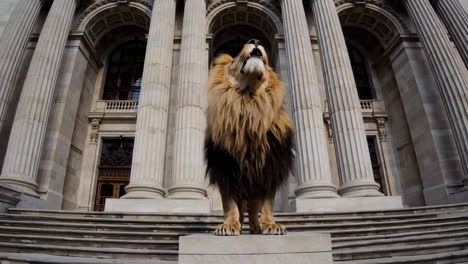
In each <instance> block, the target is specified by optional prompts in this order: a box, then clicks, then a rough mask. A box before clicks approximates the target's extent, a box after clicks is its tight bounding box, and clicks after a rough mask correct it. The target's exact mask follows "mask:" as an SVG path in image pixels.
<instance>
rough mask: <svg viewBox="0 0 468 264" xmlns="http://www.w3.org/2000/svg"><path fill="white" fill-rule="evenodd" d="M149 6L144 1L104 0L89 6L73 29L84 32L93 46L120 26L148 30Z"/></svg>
mask: <svg viewBox="0 0 468 264" xmlns="http://www.w3.org/2000/svg"><path fill="white" fill-rule="evenodd" d="M150 20H151V8H150V6H149V5H148V4H147V3H146V2H144V1H143V2H142V1H138V0H130V1H129V2H128V3H126V4H122V3H116V2H111V1H110V0H105V1H101V2H97V3H94V4H92V5H91V6H89V7H88V8H87V9H86V10H85V11H84V12H83V13H82V14H81V15H80V16H79V17H78V18H77V20H76V22H75V26H74V30H76V31H79V32H84V34H85V35H86V37H87V38H88V39H89V40H90V41H91V43H92V44H93V45H94V46H95V45H96V44H97V43H98V42H99V41H100V39H101V38H102V37H104V36H105V35H106V34H107V33H109V32H111V31H112V30H114V29H116V28H119V27H122V26H136V27H139V28H142V29H144V30H146V31H148V30H149V25H150Z"/></svg>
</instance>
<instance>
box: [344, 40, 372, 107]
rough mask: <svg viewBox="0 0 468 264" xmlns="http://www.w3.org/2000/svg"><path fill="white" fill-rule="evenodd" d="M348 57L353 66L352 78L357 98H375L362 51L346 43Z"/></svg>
mask: <svg viewBox="0 0 468 264" xmlns="http://www.w3.org/2000/svg"><path fill="white" fill-rule="evenodd" d="M348 53H349V58H350V60H351V67H352V68H353V74H354V79H355V81H356V86H357V90H358V95H359V99H361V100H372V99H375V96H374V94H373V89H372V86H371V83H370V75H369V70H368V68H367V61H366V58H365V57H364V56H363V55H362V53H361V52H360V51H359V50H357V49H356V48H354V47H353V46H351V45H348Z"/></svg>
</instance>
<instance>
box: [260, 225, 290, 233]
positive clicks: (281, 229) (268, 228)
mask: <svg viewBox="0 0 468 264" xmlns="http://www.w3.org/2000/svg"><path fill="white" fill-rule="evenodd" d="M287 232H288V231H286V227H285V226H284V225H282V224H276V223H273V224H266V223H262V234H264V235H285V234H286V233H287Z"/></svg>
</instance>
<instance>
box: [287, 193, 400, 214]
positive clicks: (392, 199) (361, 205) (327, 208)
mask: <svg viewBox="0 0 468 264" xmlns="http://www.w3.org/2000/svg"><path fill="white" fill-rule="evenodd" d="M293 208H294V209H295V211H296V212H298V213H306V212H307V213H327V212H360V211H376V210H379V211H380V210H392V209H402V208H404V207H403V202H402V200H401V196H385V197H353V198H333V199H301V198H298V199H296V200H295V201H294V202H293Z"/></svg>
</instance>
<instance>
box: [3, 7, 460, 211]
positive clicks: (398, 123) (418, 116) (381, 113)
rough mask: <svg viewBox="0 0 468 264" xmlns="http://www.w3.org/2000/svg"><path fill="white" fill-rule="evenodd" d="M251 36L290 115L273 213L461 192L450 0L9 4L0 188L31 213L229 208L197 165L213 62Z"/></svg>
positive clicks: (447, 198)
mask: <svg viewBox="0 0 468 264" xmlns="http://www.w3.org/2000/svg"><path fill="white" fill-rule="evenodd" d="M462 1H463V0H462ZM252 38H256V39H260V40H261V41H262V43H263V44H264V46H265V47H266V49H267V51H268V53H269V56H270V64H271V65H272V67H273V68H274V69H275V71H276V72H277V73H278V74H279V76H280V78H281V79H282V80H283V81H284V83H285V84H286V86H287V89H288V98H287V100H288V105H289V110H290V114H291V117H292V118H293V120H294V122H295V124H296V145H297V150H296V159H297V162H296V163H297V164H296V165H297V166H296V171H295V173H294V175H291V177H290V178H289V181H288V183H287V185H285V186H284V188H282V190H280V192H279V194H278V195H277V203H276V206H277V210H278V211H291V210H297V211H311V210H312V211H314V210H315V211H330V210H365V209H372V208H374V209H375V208H391V207H398V206H402V205H404V206H424V205H437V204H447V203H457V202H468V191H465V190H467V189H468V72H467V65H468V14H467V11H466V10H465V9H463V7H462V4H461V3H460V2H458V1H453V0H436V1H429V0H399V1H394V0H361V1H358V0H307V1H302V0H53V1H52V0H2V2H1V3H0V168H2V170H1V174H0V188H1V189H2V190H7V189H14V190H17V191H19V192H22V193H23V194H22V195H23V197H24V198H23V199H24V200H27V201H28V202H27V203H25V205H24V206H29V207H38V208H39V207H40V208H49V209H65V210H103V209H104V206H105V201H106V199H112V198H114V200H112V201H113V202H115V206H117V208H118V206H120V205H121V206H122V208H125V210H130V209H131V208H135V204H138V203H140V204H141V202H142V201H146V200H150V201H152V202H153V203H156V204H157V203H166V202H169V203H168V206H169V207H174V206H175V207H178V206H180V207H181V208H183V207H184V206H189V207H190V206H191V205H192V204H193V206H194V207H197V206H200V203H198V202H201V204H205V205H206V204H207V205H208V207H203V208H208V209H209V210H213V211H216V210H221V209H222V208H221V203H220V197H219V194H218V193H217V191H216V190H215V189H213V188H212V187H210V186H208V185H207V183H206V180H205V178H204V175H205V167H204V164H203V158H202V157H203V135H204V128H205V125H206V121H205V110H206V104H207V102H206V82H207V77H208V71H209V65H210V63H211V61H212V60H213V58H215V57H216V56H217V55H218V54H220V53H229V54H232V55H235V54H236V53H237V52H238V51H239V50H240V47H241V45H242V44H243V43H245V42H246V41H247V40H249V39H252ZM142 199H143V200H142ZM154 199H155V200H154ZM128 201H130V206H129V205H128V204H129V203H128ZM132 201H133V203H134V204H133V205H132ZM172 201H174V203H171V202H172ZM119 202H122V203H119ZM122 210H123V209H122ZM158 210H162V211H164V210H163V209H158ZM189 211H190V210H189ZM195 211H196V210H195Z"/></svg>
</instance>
